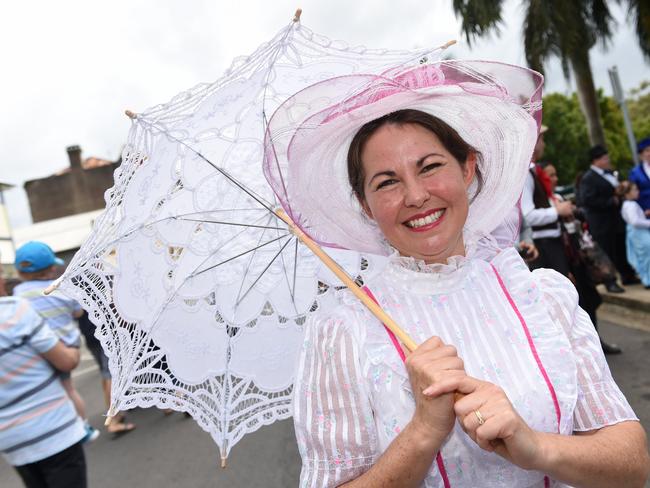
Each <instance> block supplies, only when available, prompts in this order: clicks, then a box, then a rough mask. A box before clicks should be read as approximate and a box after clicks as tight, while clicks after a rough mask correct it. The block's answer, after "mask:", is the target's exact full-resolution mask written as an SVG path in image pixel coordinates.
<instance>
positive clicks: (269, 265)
mask: <svg viewBox="0 0 650 488" xmlns="http://www.w3.org/2000/svg"><path fill="white" fill-rule="evenodd" d="M290 243H291V240H288V241H287V242H285V243H284V244H283V245H282V247H281V248H280V250H279V251H278V252H277V253H276V255H275V256H273V259H271V260H270V261H269V262H268V264H267V265H266V267H265V268H264V269H263V270H262V272H261V273H260V275H259V276H258V277H257V278H256V279H255V281H253V284H252V285H251V286H250V287H249V288H248V290H246V293H244V294H243V295H242V296H241V297H240V298H238V299H237V302H236V303H235V306H238V305H239V304H240V303H241V302H242V300H243V299H244V298H246V296H247V295H248V294H249V293H250V291H251V290H252V289H253V287H254V286H255V284H256V283H257V282H258V281H259V280H260V279H261V278H262V276H264V273H266V271H267V270H268V269H269V268H270V267H271V265H272V264H273V263H274V262H275V260H276V259H278V256H279V255H280V254H282V251H284V249H285V248H286V247H287V246H288V245H289V244H290Z"/></svg>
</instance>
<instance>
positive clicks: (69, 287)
mask: <svg viewBox="0 0 650 488" xmlns="http://www.w3.org/2000/svg"><path fill="white" fill-rule="evenodd" d="M440 50H441V49H440V48H436V49H423V50H417V51H392V50H373V49H366V48H364V47H350V46H348V45H347V44H345V43H343V42H341V41H332V40H330V39H327V38H326V37H324V36H321V35H318V34H316V33H314V32H312V31H311V30H309V29H308V28H307V27H305V26H304V25H302V24H301V23H300V22H299V18H296V19H294V21H292V22H291V23H290V24H289V25H288V26H287V27H285V28H283V29H282V30H280V32H278V34H277V35H276V36H275V37H274V38H273V39H271V40H270V41H268V42H266V43H264V44H262V45H261V46H260V47H259V48H258V49H257V50H256V51H255V52H253V53H252V54H251V55H249V56H244V57H240V58H237V59H235V60H234V61H233V63H232V65H231V66H230V68H228V69H227V70H226V72H225V73H224V75H223V76H222V77H221V78H220V79H219V80H217V81H215V82H214V83H210V84H201V85H197V86H195V87H194V88H192V89H190V90H188V91H186V92H183V93H181V94H179V95H177V96H176V97H174V98H173V99H172V100H171V101H169V102H168V103H165V104H162V105H158V106H155V107H153V108H150V109H148V110H145V111H144V112H142V113H138V114H132V113H130V116H131V117H132V119H133V125H132V128H131V131H130V133H129V137H128V142H127V145H126V147H125V149H124V152H123V155H122V164H121V166H120V167H119V168H118V169H117V171H116V172H115V185H114V187H113V188H111V189H110V190H108V191H107V192H106V209H105V211H104V212H103V213H102V215H101V216H100V217H99V218H98V219H97V221H96V223H95V226H94V230H93V232H92V235H91V236H90V237H89V238H88V239H87V241H86V242H85V243H84V244H83V245H82V247H81V249H80V250H79V252H78V253H77V254H76V255H75V257H74V258H73V260H72V262H71V263H70V265H69V267H68V269H67V270H66V271H65V273H64V274H63V276H62V277H61V278H60V279H59V281H58V286H59V287H60V289H61V290H62V291H64V292H65V293H66V294H68V295H70V296H71V297H74V298H75V299H77V300H78V301H79V302H80V303H81V304H82V305H83V307H84V308H85V309H86V310H87V311H88V313H89V316H90V318H91V320H92V321H93V322H95V323H96V324H97V326H98V327H97V332H96V335H97V337H98V339H99V340H100V342H101V343H102V346H103V348H104V350H105V352H106V354H107V356H108V358H109V367H110V370H111V374H112V376H113V383H112V392H111V396H112V404H111V408H110V410H109V413H108V414H109V416H110V415H114V414H115V413H116V412H117V411H120V410H127V409H131V408H134V407H150V406H157V407H160V408H172V409H176V410H182V411H185V412H188V413H189V414H190V415H191V416H192V417H193V418H194V419H195V420H196V421H197V422H198V423H199V425H200V426H201V427H202V428H203V429H204V430H206V431H207V432H209V433H210V435H211V436H212V438H213V439H214V441H215V442H216V443H217V444H218V445H219V447H220V449H221V455H222V459H225V457H226V456H227V455H228V453H229V452H230V450H231V449H232V447H233V446H234V445H235V444H236V443H237V442H238V441H239V440H240V439H241V438H242V436H243V435H245V434H246V433H250V432H253V431H255V430H256V429H258V428H259V427H260V426H262V425H265V424H269V423H271V422H274V421H275V420H278V419H284V418H287V417H289V416H290V415H291V396H292V384H293V374H294V363H295V359H296V356H297V354H298V351H299V349H300V347H301V344H302V340H303V339H302V338H303V326H304V324H305V320H306V317H307V316H308V314H310V313H313V312H315V311H317V310H322V309H324V308H327V307H331V306H334V305H335V303H336V299H335V296H334V295H335V293H334V292H335V290H336V288H337V287H339V286H341V282H340V281H339V280H338V279H337V277H336V276H334V275H333V274H332V273H331V272H330V271H329V270H328V269H327V268H325V267H324V266H323V265H322V264H321V263H320V261H319V260H318V259H317V258H316V257H315V256H314V255H313V254H312V253H311V252H310V251H309V250H308V249H307V248H305V247H304V246H303V245H302V244H300V243H299V242H298V239H297V238H296V236H295V235H294V232H295V231H296V229H295V228H292V226H291V223H290V221H289V224H288V223H287V222H285V221H284V220H282V219H281V218H279V216H278V212H277V209H278V208H279V204H278V201H277V197H276V195H275V193H274V192H273V190H272V189H271V187H270V186H269V184H268V183H267V181H266V179H265V178H264V175H263V170H262V166H263V161H264V139H265V133H266V130H267V126H268V121H269V119H270V117H271V114H273V113H274V111H275V110H276V109H277V108H278V107H279V106H280V105H281V104H282V103H284V102H285V101H286V100H287V99H288V98H289V97H291V96H292V95H293V94H295V93H297V92H300V91H301V90H302V89H304V88H306V87H308V86H311V85H313V84H315V83H318V82H319V81H322V80H325V79H329V78H333V77H337V76H344V75H350V74H354V73H366V74H368V73H370V74H372V73H383V72H385V71H386V69H387V68H388V67H391V68H394V67H399V66H402V65H409V66H416V65H418V64H419V63H423V62H427V59H431V57H432V56H435V53H436V52H439V51H440ZM267 150H268V148H267ZM303 230H306V231H308V230H309V228H308V224H305V226H303ZM329 252H330V253H331V254H332V255H333V256H335V258H336V260H337V261H338V262H339V264H340V265H341V266H342V267H343V268H344V269H345V270H346V272H347V273H348V274H349V275H350V276H351V277H352V278H353V279H354V278H356V279H357V280H358V281H361V280H363V279H364V276H368V275H369V274H371V273H373V272H378V270H380V269H381V266H382V262H383V259H382V258H381V257H377V256H373V255H371V254H370V253H365V254H359V253H356V252H350V251H339V250H331V251H329Z"/></svg>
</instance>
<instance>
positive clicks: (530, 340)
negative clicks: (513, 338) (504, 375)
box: [490, 263, 562, 488]
mask: <svg viewBox="0 0 650 488" xmlns="http://www.w3.org/2000/svg"><path fill="white" fill-rule="evenodd" d="M490 266H491V267H492V271H494V274H495V275H496V277H497V281H498V282H499V286H500V287H501V291H503V294H504V295H505V296H506V298H507V299H508V303H510V306H511V307H512V309H513V310H514V312H515V315H517V318H518V319H519V322H520V323H521V326H522V327H523V329H524V334H526V339H527V340H528V346H529V347H530V351H531V352H532V353H533V357H534V358H535V362H536V363H537V367H538V368H539V371H540V372H541V373H542V376H543V377H544V381H545V382H546V386H547V387H548V391H549V392H550V393H551V398H552V399H553V406H554V407H555V416H556V417H557V431H558V432H560V419H561V418H562V411H561V410H560V402H558V400H557V395H556V394H555V388H553V383H551V380H550V378H549V377H548V374H547V373H546V369H545V368H544V365H543V364H542V360H541V359H540V358H539V354H537V348H536V347H535V343H534V342H533V337H532V336H531V335H530V330H528V325H527V324H526V321H525V320H524V317H523V316H522V315H521V312H519V309H518V308H517V305H516V304H515V301H514V300H513V299H512V297H511V296H510V293H509V292H508V289H507V288H506V285H505V284H504V283H503V280H502V279H501V275H500V274H499V272H498V271H497V269H496V268H495V267H494V265H493V264H492V263H490ZM550 486H551V480H550V478H549V477H548V476H544V488H549V487H550Z"/></svg>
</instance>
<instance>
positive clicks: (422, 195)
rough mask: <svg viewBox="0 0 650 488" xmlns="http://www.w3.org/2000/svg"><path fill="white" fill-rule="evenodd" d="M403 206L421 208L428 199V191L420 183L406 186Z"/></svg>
mask: <svg viewBox="0 0 650 488" xmlns="http://www.w3.org/2000/svg"><path fill="white" fill-rule="evenodd" d="M405 190H406V191H405V195H404V204H405V205H406V206H407V207H421V206H422V205H423V204H424V202H426V201H427V200H428V199H429V191H428V190H427V189H426V188H425V187H424V185H422V184H421V183H420V182H413V183H410V184H408V185H406V188H405Z"/></svg>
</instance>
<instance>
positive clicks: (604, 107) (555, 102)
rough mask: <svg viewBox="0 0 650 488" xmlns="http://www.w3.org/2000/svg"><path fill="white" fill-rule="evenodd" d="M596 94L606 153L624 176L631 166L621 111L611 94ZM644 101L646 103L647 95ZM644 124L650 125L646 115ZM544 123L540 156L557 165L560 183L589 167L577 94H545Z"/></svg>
mask: <svg viewBox="0 0 650 488" xmlns="http://www.w3.org/2000/svg"><path fill="white" fill-rule="evenodd" d="M596 95H597V99H598V106H599V110H600V113H601V116H602V122H603V132H604V136H605V144H606V146H607V149H608V151H609V156H610V158H611V160H612V164H613V166H614V168H616V169H618V170H619V171H621V173H622V175H623V176H625V175H626V174H627V171H628V170H629V168H630V167H631V161H632V155H631V153H630V147H629V145H628V142H627V135H626V133H625V126H624V124H623V114H622V112H621V110H620V108H619V107H618V105H617V104H616V102H615V100H614V99H613V98H612V97H607V96H605V95H604V94H603V92H602V90H599V91H598V92H597V93H596ZM647 103H648V104H650V96H648V100H647ZM633 123H634V122H633ZM648 123H649V125H650V117H649V118H648ZM544 124H545V125H547V126H548V127H549V131H548V132H547V133H546V135H545V138H544V140H545V142H546V150H545V151H544V158H543V159H544V160H546V161H550V162H552V163H553V165H554V166H555V167H556V168H557V171H558V176H559V178H560V183H561V184H570V183H572V182H573V180H574V178H575V176H576V175H577V173H578V172H579V171H584V170H586V169H587V168H588V167H589V161H587V149H588V148H589V145H590V143H589V136H588V131H587V126H586V124H585V120H584V117H583V116H582V114H581V111H580V103H579V101H578V96H577V94H576V93H573V94H571V95H570V96H566V95H563V94H561V93H551V94H549V95H546V96H545V97H544ZM649 135H650V134H649Z"/></svg>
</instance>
